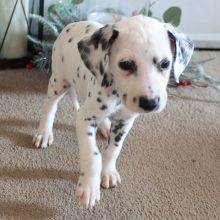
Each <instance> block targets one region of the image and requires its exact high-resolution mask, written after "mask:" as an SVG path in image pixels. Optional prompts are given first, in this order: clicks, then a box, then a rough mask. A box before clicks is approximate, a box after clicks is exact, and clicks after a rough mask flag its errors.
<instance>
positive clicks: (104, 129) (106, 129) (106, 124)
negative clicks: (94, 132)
mask: <svg viewBox="0 0 220 220" xmlns="http://www.w3.org/2000/svg"><path fill="white" fill-rule="evenodd" d="M98 128H99V130H100V132H101V134H102V135H103V137H104V138H106V139H107V138H108V137H109V134H110V128H111V121H110V120H109V119H108V118H106V119H105V120H104V121H102V122H100V124H99V125H98Z"/></svg>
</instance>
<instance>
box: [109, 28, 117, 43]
mask: <svg viewBox="0 0 220 220" xmlns="http://www.w3.org/2000/svg"><path fill="white" fill-rule="evenodd" d="M118 35H119V32H118V31H116V30H113V34H112V36H111V38H110V40H109V46H111V45H112V44H113V43H114V41H115V40H116V39H117V38H118Z"/></svg>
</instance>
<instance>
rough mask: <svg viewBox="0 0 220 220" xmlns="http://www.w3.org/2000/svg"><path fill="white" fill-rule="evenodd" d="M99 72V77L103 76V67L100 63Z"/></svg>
mask: <svg viewBox="0 0 220 220" xmlns="http://www.w3.org/2000/svg"><path fill="white" fill-rule="evenodd" d="M99 71H100V74H101V75H103V74H104V67H103V63H102V61H101V62H100V64H99Z"/></svg>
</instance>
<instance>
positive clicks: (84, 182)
mask: <svg viewBox="0 0 220 220" xmlns="http://www.w3.org/2000/svg"><path fill="white" fill-rule="evenodd" d="M75 195H76V197H77V198H78V200H79V201H80V203H81V204H82V205H85V206H86V208H93V206H94V205H95V203H96V202H99V200H100V177H86V176H82V177H80V178H79V181H78V184H77V188H76V192H75Z"/></svg>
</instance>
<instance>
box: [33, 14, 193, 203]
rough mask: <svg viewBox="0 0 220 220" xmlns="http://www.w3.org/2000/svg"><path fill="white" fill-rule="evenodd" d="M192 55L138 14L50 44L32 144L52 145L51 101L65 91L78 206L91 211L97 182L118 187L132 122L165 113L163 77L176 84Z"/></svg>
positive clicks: (87, 25) (72, 29) (74, 31)
mask: <svg viewBox="0 0 220 220" xmlns="http://www.w3.org/2000/svg"><path fill="white" fill-rule="evenodd" d="M192 53H193V43H192V41H191V40H190V39H189V38H188V37H187V36H185V35H184V34H183V33H181V32H180V31H179V30H177V29H175V28H174V27H173V26H172V25H170V24H165V23H161V22H159V21H157V20H155V19H152V18H148V17H144V16H135V17H131V18H126V19H124V20H122V21H120V22H118V23H116V24H114V25H105V26H103V25H102V24H99V23H95V22H90V21H83V22H77V23H72V24H69V25H68V26H67V27H65V28H64V30H63V31H62V33H61V34H60V36H59V37H58V39H57V40H56V42H55V43H54V46H53V55H52V75H51V78H50V82H49V86H48V93H47V100H46V102H45V104H44V106H43V111H42V115H41V120H40V126H39V130H38V133H37V135H35V136H34V138H33V143H34V145H35V146H36V147H38V148H40V147H41V148H45V147H47V146H49V145H51V144H52V142H53V131H52V128H53V122H54V117H55V113H56V110H57V104H58V102H59V101H60V100H61V99H62V98H63V97H64V95H65V94H66V93H68V94H70V96H71V97H72V103H73V106H74V108H75V109H76V111H77V119H76V131H77V137H78V143H79V147H80V177H79V181H78V184H77V188H76V196H77V198H78V199H79V201H80V202H81V203H82V204H84V205H86V206H87V207H93V206H94V205H95V202H96V201H99V200H100V184H101V185H102V186H103V187H104V188H109V187H114V186H116V185H117V184H118V183H120V182H121V178H120V175H119V173H118V171H117V169H116V161H117V158H118V156H119V153H120V151H121V147H122V144H123V141H124V139H125V137H126V136H127V134H128V132H129V130H130V129H131V127H132V124H133V122H134V120H135V118H136V117H137V116H138V115H139V114H140V113H149V112H160V111H161V110H163V109H164V107H165V105H166V102H167V91H166V88H167V84H168V80H169V77H170V73H172V74H173V75H174V77H175V78H176V80H177V81H178V77H179V76H180V74H181V73H182V71H183V70H184V68H185V67H186V65H187V64H188V62H189V60H190V58H191V55H192ZM78 100H80V103H81V104H82V105H81V106H80V105H79V102H78ZM97 127H98V128H100V130H101V132H102V133H103V135H104V136H105V137H108V147H106V149H105V150H104V152H103V155H101V153H100V152H99V149H98V147H97V144H96V130H97Z"/></svg>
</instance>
